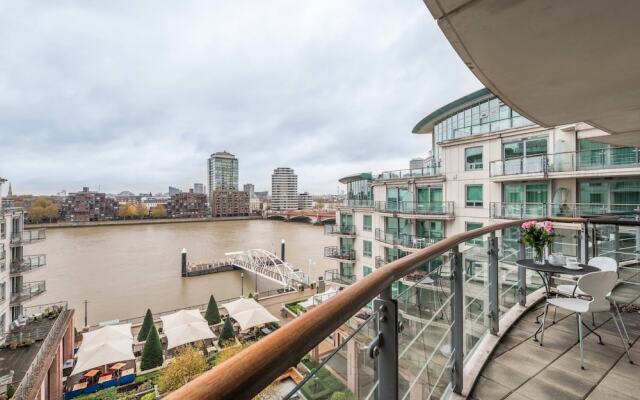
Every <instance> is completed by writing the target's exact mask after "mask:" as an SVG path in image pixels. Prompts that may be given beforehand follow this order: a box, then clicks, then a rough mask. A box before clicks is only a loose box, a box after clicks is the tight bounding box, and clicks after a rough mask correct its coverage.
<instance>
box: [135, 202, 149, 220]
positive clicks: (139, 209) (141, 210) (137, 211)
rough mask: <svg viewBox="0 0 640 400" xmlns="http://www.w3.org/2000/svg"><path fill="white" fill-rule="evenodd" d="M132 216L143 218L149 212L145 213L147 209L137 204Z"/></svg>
mask: <svg viewBox="0 0 640 400" xmlns="http://www.w3.org/2000/svg"><path fill="white" fill-rule="evenodd" d="M134 215H135V216H136V217H138V218H144V217H146V216H147V215H149V212H148V211H147V207H145V206H144V204H142V203H137V204H135V205H134Z"/></svg>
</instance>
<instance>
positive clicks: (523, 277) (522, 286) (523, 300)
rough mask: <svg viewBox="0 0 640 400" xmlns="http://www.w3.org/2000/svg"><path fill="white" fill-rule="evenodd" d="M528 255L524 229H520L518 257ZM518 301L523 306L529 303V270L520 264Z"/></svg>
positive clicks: (521, 258)
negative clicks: (523, 233) (523, 235)
mask: <svg viewBox="0 0 640 400" xmlns="http://www.w3.org/2000/svg"><path fill="white" fill-rule="evenodd" d="M526 257H527V251H526V249H525V248H524V239H523V238H522V231H521V230H518V259H519V260H524V259H525V258H526ZM518 302H519V303H520V305H521V306H525V305H526V304H527V270H526V269H525V268H524V267H523V266H521V265H518Z"/></svg>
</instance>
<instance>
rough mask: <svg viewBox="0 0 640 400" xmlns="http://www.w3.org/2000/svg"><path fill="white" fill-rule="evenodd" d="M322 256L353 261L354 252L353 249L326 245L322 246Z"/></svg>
mask: <svg viewBox="0 0 640 400" xmlns="http://www.w3.org/2000/svg"><path fill="white" fill-rule="evenodd" d="M324 256H325V257H327V258H333V259H336V260H341V261H355V260H356V252H355V250H353V249H341V248H340V247H338V246H327V247H325V248H324Z"/></svg>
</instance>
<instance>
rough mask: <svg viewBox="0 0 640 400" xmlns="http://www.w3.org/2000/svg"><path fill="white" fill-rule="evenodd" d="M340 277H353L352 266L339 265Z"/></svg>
mask: <svg viewBox="0 0 640 400" xmlns="http://www.w3.org/2000/svg"><path fill="white" fill-rule="evenodd" d="M340 276H344V277H348V278H351V277H353V264H347V263H340Z"/></svg>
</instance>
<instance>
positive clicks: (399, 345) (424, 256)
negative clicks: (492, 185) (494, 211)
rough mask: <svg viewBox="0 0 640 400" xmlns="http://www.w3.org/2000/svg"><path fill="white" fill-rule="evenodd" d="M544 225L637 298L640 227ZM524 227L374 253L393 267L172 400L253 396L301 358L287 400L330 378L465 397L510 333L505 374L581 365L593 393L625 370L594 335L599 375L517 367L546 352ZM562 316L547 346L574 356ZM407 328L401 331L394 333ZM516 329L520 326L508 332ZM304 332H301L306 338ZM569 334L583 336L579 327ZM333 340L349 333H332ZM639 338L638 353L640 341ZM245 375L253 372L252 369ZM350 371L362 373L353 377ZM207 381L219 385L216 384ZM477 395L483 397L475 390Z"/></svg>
mask: <svg viewBox="0 0 640 400" xmlns="http://www.w3.org/2000/svg"><path fill="white" fill-rule="evenodd" d="M548 220H550V221H553V222H562V223H563V225H564V224H568V225H571V226H572V231H573V232H574V234H570V235H566V237H565V239H566V240H567V241H569V242H568V243H565V244H562V246H561V247H562V248H563V249H564V250H565V254H566V255H572V256H575V255H578V256H579V257H580V259H581V261H582V262H583V263H587V262H588V261H589V260H590V258H591V257H611V258H614V259H616V260H617V261H618V271H619V280H618V285H617V286H616V287H615V289H614V291H613V294H612V296H613V297H616V298H617V300H616V301H618V304H629V303H634V304H637V302H638V300H637V299H638V295H639V293H640V269H639V268H638V262H637V260H638V258H639V256H638V254H640V240H637V239H638V229H639V228H640V222H638V221H635V220H634V219H628V220H621V219H617V220H614V219H611V218H607V219H604V218H595V219H583V218H580V219H573V220H572V219H570V218H563V219H562V220H556V219H555V218H553V217H550V218H549V219H548ZM521 223H522V221H521V220H517V221H508V222H503V223H500V224H495V225H494V226H485V227H482V228H479V229H476V230H473V231H469V232H464V233H461V234H459V235H456V236H455V237H450V238H445V239H443V240H442V241H441V242H439V245H438V246H430V247H427V248H425V249H422V250H420V251H418V252H416V253H414V254H413V255H412V256H409V257H402V258H398V259H396V260H392V259H390V258H387V257H385V258H382V257H380V258H376V266H378V264H379V263H380V264H383V263H388V264H387V266H386V267H384V268H380V269H379V270H378V271H377V272H376V273H373V274H370V275H368V276H365V277H363V278H362V279H361V280H359V281H358V282H357V283H356V284H355V285H351V286H348V287H345V288H344V289H343V290H341V291H340V292H339V293H338V294H336V295H335V296H334V297H332V300H331V302H327V303H323V304H320V305H318V306H317V308H316V311H314V312H313V313H306V314H304V315H302V316H300V317H298V318H296V319H294V320H293V321H291V322H289V323H288V324H286V325H284V326H283V327H281V328H280V329H278V330H277V331H275V332H273V333H271V334H270V337H269V340H263V341H258V342H257V343H255V344H254V345H252V346H251V347H250V348H248V349H247V350H245V351H244V352H243V356H242V357H234V358H231V359H230V360H227V361H225V366H224V368H214V369H212V370H210V371H208V372H206V373H205V374H204V376H203V377H202V378H199V379H197V380H194V381H192V382H190V383H188V384H186V385H185V387H183V388H181V389H179V390H178V391H176V392H174V393H172V394H170V395H169V397H168V399H169V400H173V399H179V398H185V397H188V396H189V395H192V396H193V395H195V396H197V397H203V398H204V397H208V398H223V397H224V396H225V395H227V396H230V397H233V398H252V397H254V396H255V395H256V394H257V393H258V392H260V391H261V390H263V389H264V388H265V387H267V386H268V385H270V384H271V383H272V382H273V381H274V379H276V378H278V376H279V375H280V374H282V373H283V372H284V371H286V370H287V369H288V368H289V367H290V366H291V365H296V364H297V363H299V362H300V360H303V363H304V364H305V366H306V367H307V368H302V369H301V370H302V371H303V373H304V378H303V380H302V381H300V382H297V384H296V386H295V388H293V389H291V390H290V391H289V394H288V395H287V398H289V397H291V398H294V397H295V396H296V395H299V394H302V395H304V396H305V398H310V397H312V396H313V395H315V394H316V393H321V392H322V393H325V395H326V393H330V390H328V389H327V386H326V384H323V383H324V382H327V378H329V379H335V380H336V381H337V382H342V383H343V386H341V389H340V390H341V391H343V392H344V393H345V394H346V395H347V396H353V397H354V398H383V399H386V398H403V399H405V398H406V399H408V398H410V397H412V396H413V395H414V394H415V393H418V397H419V398H445V399H446V398H452V396H453V397H455V395H454V394H457V395H465V396H466V395H467V394H469V393H470V392H471V391H472V390H473V388H474V385H475V387H476V388H478V387H480V388H482V385H485V386H486V384H487V383H486V382H488V381H489V380H488V379H483V378H482V376H484V375H483V373H482V372H479V371H481V370H482V367H483V366H489V365H491V363H494V362H499V363H500V360H497V361H496V358H497V356H495V355H494V356H492V354H494V352H493V350H494V349H495V348H496V346H499V345H500V344H501V341H502V340H504V341H505V342H506V343H512V342H514V341H515V342H516V343H517V346H515V347H514V346H510V349H511V350H509V352H508V353H509V354H512V355H515V357H503V360H505V363H504V364H501V366H500V367H501V368H503V369H504V372H505V373H506V374H509V373H510V372H511V371H514V373H515V372H518V374H519V377H522V378H523V380H524V381H529V382H531V384H529V385H528V386H531V387H533V386H534V384H538V385H539V384H541V383H539V382H538V381H539V373H540V370H541V368H542V369H544V370H545V371H544V372H543V373H544V374H553V373H555V372H554V371H557V370H559V369H561V370H568V369H569V370H575V371H576V373H575V374H572V377H571V382H570V383H567V384H571V385H574V384H575V385H579V386H576V387H580V388H582V387H584V391H583V393H590V392H591V391H592V390H593V387H594V386H597V385H599V383H600V382H601V381H602V380H603V379H604V378H605V377H607V379H609V378H611V377H612V376H611V375H609V374H616V371H617V370H619V369H620V368H621V367H623V366H624V365H627V363H626V359H625V360H624V361H620V363H621V364H618V365H617V366H616V368H612V367H611V365H612V364H611V363H610V362H609V360H608V359H607V360H604V359H603V358H602V357H598V356H597V355H598V354H600V353H601V351H600V350H598V349H599V347H598V344H597V343H596V341H593V340H591V341H589V340H587V342H585V346H586V347H585V349H584V352H585V360H588V362H589V367H588V369H587V370H588V371H591V374H594V373H595V374H597V375H598V376H597V377H596V378H594V379H591V377H588V379H587V377H585V376H584V374H583V373H579V372H580V371H581V370H580V364H579V361H577V362H575V363H572V364H571V365H565V364H566V363H565V362H564V361H566V359H565V358H566V357H565V358H558V357H547V358H545V360H543V361H541V362H540V363H539V364H540V366H539V367H540V368H535V369H532V370H531V371H524V370H522V368H521V365H520V364H521V363H520V364H518V362H519V360H520V358H521V357H520V356H518V354H520V353H521V354H520V355H523V354H525V353H526V354H525V355H531V354H530V353H531V352H532V351H539V352H540V357H542V356H544V354H542V352H545V351H546V352H548V350H544V348H542V347H540V346H537V345H536V346H535V347H534V346H533V345H531V343H530V341H532V340H533V339H532V337H534V333H535V332H536V330H537V329H539V327H540V324H536V323H535V316H536V315H537V314H538V313H539V308H538V307H537V304H539V302H540V301H544V298H545V296H546V295H547V292H546V290H547V289H548V287H547V286H546V284H545V282H543V281H542V280H541V278H540V277H539V276H538V275H537V274H536V273H535V272H534V271H531V270H526V269H525V268H523V267H522V266H519V265H518V264H516V260H518V259H520V258H526V253H527V248H526V247H525V245H524V242H523V241H522V240H521V238H520V237H519V235H518V232H519V229H518V227H519V226H520V224H521ZM506 229H509V230H514V232H515V236H514V237H513V238H505V239H504V240H503V237H501V235H503V234H504V233H503V232H504V230H506ZM563 229H564V228H563ZM594 231H597V232H596V234H595V235H594V234H593V232H594ZM474 239H480V240H479V243H481V244H479V245H478V246H471V247H466V246H465V243H468V242H469V241H472V240H474ZM512 239H513V240H512ZM463 246H464V247H463ZM514 246H515V247H514ZM501 249H502V250H501ZM569 249H571V250H570V251H573V252H575V251H576V249H577V254H574V253H571V252H570V251H569ZM558 250H559V249H557V248H555V249H554V251H558ZM623 256H624V257H623ZM437 258H440V259H441V260H442V262H440V263H438V264H436V265H434V266H433V267H434V268H428V269H426V270H424V269H423V268H424V265H425V263H427V262H429V261H432V260H435V259H437ZM327 276H328V277H330V279H333V277H334V276H335V279H340V273H338V271H332V272H329V273H328V274H327ZM399 282H400V283H403V284H402V285H400V284H399ZM623 302H624V303H623ZM604 314H605V313H602V314H598V316H596V321H597V326H596V325H594V328H593V329H594V330H595V331H596V332H599V331H605V332H607V334H608V335H610V336H611V335H612V333H613V334H615V335H616V336H617V335H618V332H617V331H616V330H615V327H613V328H612V321H610V318H609V316H607V317H605V316H604ZM621 314H622V316H621V317H618V318H619V319H624V321H625V323H626V324H627V325H626V326H627V328H628V335H629V337H631V338H636V337H637V335H638V334H639V331H638V326H640V325H638V324H640V315H639V314H638V313H636V312H634V311H633V310H631V311H629V312H626V311H624V310H621ZM558 317H559V320H558V322H557V323H556V324H551V323H549V324H548V326H546V327H545V329H548V330H549V331H550V333H548V334H547V335H545V341H549V343H550V344H551V343H552V346H554V347H553V348H554V349H558V350H560V351H562V353H563V354H565V353H567V354H568V352H571V353H573V354H577V352H578V351H579V349H578V348H577V347H578V346H579V345H578V344H577V338H576V340H564V336H566V332H565V330H566V327H567V326H571V327H574V326H575V322H572V321H573V320H572V319H570V315H569V314H567V313H561V311H558ZM565 319H567V320H566V321H564V320H565ZM563 321H564V322H563ZM565 322H567V323H568V324H567V323H565ZM589 322H591V321H590V320H589ZM572 323H573V325H571V324H572ZM515 324H517V325H515ZM399 326H403V327H404V329H398V327H399ZM513 326H517V327H518V329H516V330H514V329H510V328H512V327H513ZM309 327H311V328H309ZM554 329H555V331H554ZM612 329H613V330H612ZM301 330H304V332H305V334H304V335H300V331H301ZM521 330H526V332H527V335H519V334H517V335H516V334H515V333H513V332H515V331H518V332H520V331H521ZM576 330H577V329H576ZM554 332H556V333H557V334H554ZM573 332H575V335H576V336H577V335H578V333H577V331H573ZM516 333H517V332H516ZM336 335H338V336H337V337H339V338H340V339H341V340H335V338H336ZM563 335H564V336H563ZM619 336H621V337H622V334H620V335H619ZM381 337H382V338H385V343H395V344H396V345H391V346H387V345H381V343H380V342H378V341H377V340H379V338H381ZM538 337H539V336H538ZM574 337H575V336H574ZM588 337H593V336H591V335H589V336H588ZM327 338H332V339H333V340H330V341H329V342H330V343H333V345H332V349H331V351H328V352H326V353H325V355H324V356H322V357H321V358H320V359H319V360H315V361H314V362H313V364H312V365H311V364H310V363H307V362H306V361H305V360H306V359H305V357H306V356H307V354H309V352H310V351H312V350H313V349H314V348H317V347H318V346H320V345H322V346H326V345H327V343H329V342H328V341H327ZM561 339H562V340H561ZM613 340H614V339H613V336H612V339H611V344H610V343H609V342H608V343H607V346H608V347H609V346H610V345H613V346H614V347H612V349H615V351H616V362H618V361H617V360H621V359H622V357H623V356H624V354H623V353H624V348H623V347H624V346H621V345H618V344H617V343H618V342H616V344H615V345H614V344H613ZM627 340H628V339H627ZM631 342H632V345H633V349H632V350H631V354H632V355H631V357H633V354H637V350H634V349H636V348H637V346H638V345H639V344H638V343H636V342H634V341H633V340H632V341H631ZM545 345H547V343H546V342H545ZM500 348H501V347H500ZM545 348H546V347H545ZM361 349H369V351H368V355H369V356H367V354H366V353H365V354H364V355H363V353H362V352H361ZM537 349H539V350H537ZM611 351H613V350H611ZM504 354H506V353H504ZM542 358H544V357H542ZM507 360H509V361H507ZM258 361H259V362H258ZM256 365H258V367H257V368H258V370H256ZM336 367H339V368H336ZM630 368H631V366H630ZM485 370H486V369H485ZM246 371H251V372H252V373H251V374H250V375H249V376H247V373H246ZM347 371H349V373H348V374H347ZM402 371H404V372H406V371H413V372H411V373H401V372H402ZM625 375H627V374H624V373H623V374H618V375H616V376H617V378H620V377H623V376H625ZM228 376H232V377H234V378H233V379H229V378H228ZM354 376H355V377H356V378H357V379H353V377H354ZM209 382H217V384H216V385H210V384H209ZM587 386H588V387H587ZM514 387H515V388H516V389H517V388H522V387H524V386H523V385H521V384H518V385H515V386H514ZM463 388H464V389H465V390H467V392H466V393H463ZM500 390H501V389H500ZM514 390H515V389H514ZM492 393H493V392H492ZM503 393H506V391H505V392H503ZM307 396H309V397H307ZM470 397H473V398H475V397H480V396H479V395H478V393H475V395H473V396H470ZM543 397H544V398H556V397H557V396H555V397H554V396H553V395H549V396H546V397H545V396H543ZM318 398H320V396H319V397H318Z"/></svg>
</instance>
